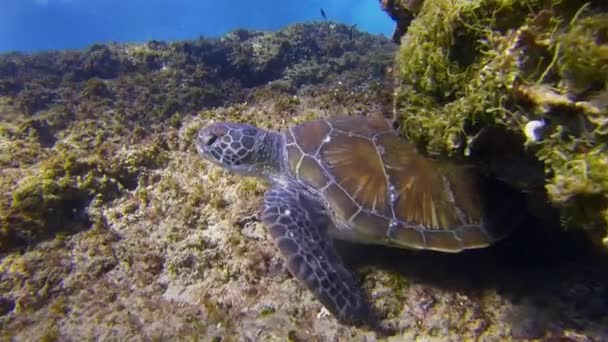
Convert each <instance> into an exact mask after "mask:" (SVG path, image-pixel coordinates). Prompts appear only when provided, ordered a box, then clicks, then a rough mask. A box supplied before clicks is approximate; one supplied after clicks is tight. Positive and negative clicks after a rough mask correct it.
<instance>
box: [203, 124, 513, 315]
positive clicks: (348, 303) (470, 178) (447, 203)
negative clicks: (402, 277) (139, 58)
mask: <svg viewBox="0 0 608 342" xmlns="http://www.w3.org/2000/svg"><path fill="white" fill-rule="evenodd" d="M196 147H197V150H198V152H199V154H200V155H201V156H202V157H203V158H205V159H207V160H210V161H211V162H213V163H215V164H217V165H219V166H222V167H224V168H226V169H228V170H230V171H234V172H237V173H239V174H243V175H249V176H258V177H262V178H265V179H267V180H269V181H270V183H271V185H272V186H271V188H270V190H268V191H267V192H266V194H265V196H264V204H263V208H262V212H261V213H262V214H261V219H262V221H263V223H264V224H265V226H266V227H267V230H268V231H269V233H270V235H271V236H272V237H273V239H274V242H275V244H276V246H277V247H278V249H279V250H280V252H281V254H282V256H283V257H284V259H285V261H286V265H287V268H288V269H289V271H290V272H291V273H292V274H293V276H294V277H295V278H296V279H297V280H298V281H299V282H301V283H302V284H303V285H305V286H306V287H307V288H308V289H309V290H310V291H312V292H313V293H314V295H315V296H316V298H318V300H320V301H321V303H322V304H323V305H324V306H325V307H326V308H327V309H328V310H329V312H331V313H332V314H333V315H334V316H335V317H336V318H337V319H338V320H339V321H341V322H345V323H356V322H360V321H366V320H367V319H368V318H369V317H371V316H370V312H371V311H370V309H369V306H368V304H367V303H366V301H365V300H364V296H363V295H362V291H361V290H360V288H359V286H358V285H357V282H356V280H355V278H354V276H353V275H352V274H351V272H349V271H348V270H347V269H346V268H345V266H344V264H343V263H342V261H341V259H340V257H339V256H338V254H337V253H336V251H335V250H334V245H333V243H332V238H337V239H344V240H350V241H354V242H360V243H371V244H383V245H388V246H393V247H403V248H413V249H430V250H436V251H442V252H459V251H462V250H464V249H472V248H481V247H486V246H488V245H490V244H491V243H492V242H494V241H496V240H498V239H499V238H501V237H503V236H504V235H505V234H506V233H507V232H508V231H509V230H510V228H511V227H512V226H513V225H514V224H515V222H516V217H518V216H519V215H516V214H517V212H516V211H511V210H509V208H510V207H503V206H502V204H505V205H506V204H507V202H509V201H510V202H513V201H511V200H512V199H513V197H512V196H504V195H501V196H500V197H499V198H497V199H496V200H495V201H494V202H495V203H492V201H491V200H490V199H491V197H488V196H484V193H486V192H487V191H483V190H486V189H485V185H483V184H482V183H481V182H480V181H479V180H480V179H481V177H478V175H476V174H475V173H474V170H473V169H472V168H470V167H467V166H460V165H456V164H454V163H450V162H446V161H437V160H433V159H430V158H428V157H425V156H424V155H422V154H420V153H419V152H418V151H417V150H416V148H415V147H414V146H413V145H412V144H410V143H408V142H407V141H406V140H405V139H403V138H401V137H400V136H399V135H398V134H397V132H396V131H395V130H394V129H393V127H392V124H391V122H390V121H388V120H385V119H378V118H368V117H363V116H360V117H337V118H331V119H320V120H315V121H308V122H304V123H302V124H299V125H296V126H294V127H291V128H289V129H288V130H286V131H285V132H284V133H277V132H271V131H268V130H264V129H261V128H257V127H254V126H251V125H248V124H240V123H227V122H221V123H214V124H211V125H209V126H207V127H204V128H202V129H201V130H200V131H199V132H198V135H197V137H196ZM482 188H483V189H482ZM494 197H496V196H494Z"/></svg>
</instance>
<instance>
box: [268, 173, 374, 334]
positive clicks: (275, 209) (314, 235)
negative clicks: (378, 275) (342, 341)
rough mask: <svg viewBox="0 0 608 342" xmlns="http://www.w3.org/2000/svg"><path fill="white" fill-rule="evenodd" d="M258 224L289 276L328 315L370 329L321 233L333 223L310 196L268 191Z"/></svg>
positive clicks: (360, 300) (359, 299)
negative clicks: (273, 244) (316, 301)
mask: <svg viewBox="0 0 608 342" xmlns="http://www.w3.org/2000/svg"><path fill="white" fill-rule="evenodd" d="M262 219H263V221H264V223H265V225H266V227H267V229H268V230H269V232H270V234H271V235H272V237H273V239H274V242H275V244H276V245H277V247H278V248H279V250H280V251H281V254H282V255H283V257H284V258H285V261H286V264H287V268H288V269H289V271H290V272H291V274H292V275H293V276H294V277H295V278H296V279H297V280H298V281H299V282H300V283H302V284H304V285H305V286H306V287H307V288H308V289H309V290H310V291H312V292H313V293H314V295H315V297H316V298H317V299H318V300H319V301H321V303H322V304H323V305H324V306H325V308H327V310H329V312H331V313H332V314H333V315H334V316H335V317H336V318H337V319H338V320H339V321H341V322H344V323H357V322H362V323H363V322H365V323H370V319H371V315H370V310H369V306H368V303H367V302H366V301H365V299H364V297H363V294H362V291H361V289H360V288H359V286H358V285H357V282H356V280H355V278H354V276H353V275H352V274H351V272H349V271H348V270H347V269H346V268H345V267H344V265H343V263H342V260H341V259H340V257H339V256H338V254H337V253H336V251H335V249H334V246H333V243H332V241H331V238H330V237H329V235H328V233H327V230H328V227H330V225H332V224H333V223H332V221H331V219H330V218H329V217H328V216H327V213H326V212H325V210H324V208H323V207H322V205H321V204H320V202H319V201H318V200H315V199H314V198H313V197H312V194H310V193H308V192H306V191H305V190H303V189H301V188H300V187H298V186H297V185H292V186H289V187H287V188H279V187H274V188H272V189H270V190H269V191H268V192H267V193H266V195H265V197H264V209H263V213H262Z"/></svg>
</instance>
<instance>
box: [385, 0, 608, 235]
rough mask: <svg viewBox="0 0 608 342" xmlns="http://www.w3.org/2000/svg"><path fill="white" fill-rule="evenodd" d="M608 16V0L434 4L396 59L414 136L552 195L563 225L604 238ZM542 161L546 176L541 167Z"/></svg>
mask: <svg viewBox="0 0 608 342" xmlns="http://www.w3.org/2000/svg"><path fill="white" fill-rule="evenodd" d="M606 10H607V8H606V5H605V3H603V2H601V1H592V2H589V3H587V2H583V1H574V0H572V1H553V2H546V1H532V0H529V1H494V0H477V1H459V0H427V1H424V3H423V5H422V7H421V9H420V12H419V13H418V15H417V17H416V18H415V19H414V20H413V21H412V22H411V24H410V25H409V28H408V31H407V34H406V35H404V36H403V37H402V41H401V43H402V44H401V47H400V50H399V52H398V54H397V58H396V66H395V69H396V77H397V81H398V89H397V95H396V115H397V117H398V120H399V122H400V123H401V124H402V125H401V127H402V129H403V132H404V134H405V135H406V136H408V137H409V138H411V139H413V140H414V141H416V142H417V143H418V144H419V145H420V146H422V147H423V148H424V149H425V150H426V151H427V152H428V153H430V154H437V155H449V156H451V157H452V158H457V159H458V158H462V159H464V158H468V159H469V160H471V159H472V160H477V161H480V162H481V163H482V164H483V165H486V166H488V168H489V170H490V171H493V172H498V173H501V178H503V179H505V180H507V181H508V182H510V183H511V184H513V185H516V186H518V187H520V188H521V189H522V190H524V191H528V192H543V191H546V192H547V194H548V198H549V201H550V202H551V204H552V205H554V206H558V207H559V208H562V209H563V210H562V221H563V222H564V223H567V225H576V226H580V227H584V228H587V230H588V231H590V232H591V231H597V230H598V229H600V230H603V231H604V235H605V234H606V232H607V231H606V225H607V224H608V222H606V221H604V219H603V217H604V213H605V211H606V209H608V187H607V185H608V182H607V180H608V178H606V175H608V169H606V162H607V160H608V159H607V158H608V157H607V154H606V143H607V140H606V127H607V126H606V124H607V122H608V109H607V108H608V106H607V104H606V103H607V102H606V95H605V94H606V93H607V92H608V54H607V51H608V38H607V37H608V36H607V32H608V29H607V26H606V25H607V23H608V14H606V13H605V11H606ZM487 131H493V132H496V131H501V132H502V133H500V134H490V135H488V134H486V133H487ZM505 139H506V140H505ZM507 141H509V142H507ZM530 156H532V158H530ZM538 161H540V162H542V163H543V164H544V173H543V170H542V169H538V168H535V167H530V166H531V165H532V166H533V165H534V164H535V163H538ZM516 169H519V170H526V171H525V172H522V171H516ZM533 169H535V170H536V171H533V172H528V171H529V170H533ZM505 170H513V172H505ZM531 174H534V175H533V177H532V178H534V179H536V180H540V182H539V181H537V182H536V183H535V184H530V182H528V179H526V178H528V177H529V176H530V175H531ZM543 187H544V188H545V189H544V190H543ZM582 207H586V208H594V209H593V210H585V211H581V210H580V208H582ZM596 241H598V240H597V239H596Z"/></svg>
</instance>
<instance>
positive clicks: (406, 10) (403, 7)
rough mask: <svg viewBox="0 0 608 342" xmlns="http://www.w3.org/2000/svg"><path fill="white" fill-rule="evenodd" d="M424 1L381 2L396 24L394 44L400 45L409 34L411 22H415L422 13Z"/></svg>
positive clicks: (388, 0)
mask: <svg viewBox="0 0 608 342" xmlns="http://www.w3.org/2000/svg"><path fill="white" fill-rule="evenodd" d="M423 2H424V0H380V4H381V6H382V10H384V11H385V12H386V13H387V14H388V15H389V16H390V17H391V19H393V21H394V22H395V31H394V32H393V37H392V38H393V42H395V43H396V44H399V43H400V42H401V37H403V35H405V33H406V32H407V28H408V26H410V22H412V20H414V18H415V17H416V14H418V12H419V11H420V8H421V7H422V3H423Z"/></svg>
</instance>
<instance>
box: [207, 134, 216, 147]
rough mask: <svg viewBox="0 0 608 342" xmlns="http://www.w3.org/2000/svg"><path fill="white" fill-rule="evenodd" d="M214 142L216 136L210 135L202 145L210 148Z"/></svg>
mask: <svg viewBox="0 0 608 342" xmlns="http://www.w3.org/2000/svg"><path fill="white" fill-rule="evenodd" d="M216 141H217V135H215V134H211V135H209V136H208V137H207V138H206V139H205V141H204V144H205V146H211V145H213V143H214V142H216Z"/></svg>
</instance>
